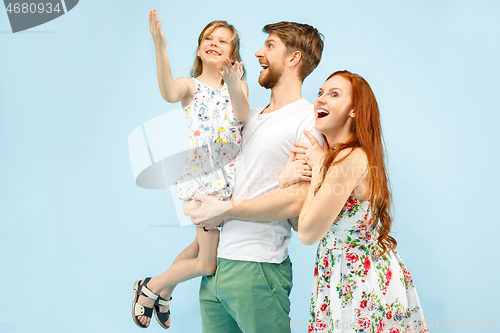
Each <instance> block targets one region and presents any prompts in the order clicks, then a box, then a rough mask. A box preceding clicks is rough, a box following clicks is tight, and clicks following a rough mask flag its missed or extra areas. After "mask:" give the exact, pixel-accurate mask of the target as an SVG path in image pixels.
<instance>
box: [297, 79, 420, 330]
mask: <svg viewBox="0 0 500 333" xmlns="http://www.w3.org/2000/svg"><path fill="white" fill-rule="evenodd" d="M314 110H315V115H316V125H315V128H316V129H317V130H318V131H319V132H321V133H323V135H324V136H325V137H326V140H327V144H325V145H324V148H321V147H320V146H319V144H318V143H317V141H316V139H315V138H314V136H312V135H310V133H306V135H307V136H308V137H309V139H310V140H311V143H312V144H306V143H297V144H296V147H297V148H293V149H292V153H302V154H304V155H301V156H300V157H298V158H297V159H299V160H303V161H305V162H307V164H308V165H309V166H310V167H311V169H312V177H311V186H310V190H309V193H308V195H307V198H306V201H305V203H304V206H303V208H302V211H301V213H300V217H299V221H298V235H299V239H300V241H301V242H302V243H304V244H308V245H312V244H315V243H316V242H318V241H320V243H319V246H318V251H317V260H316V268H315V271H314V287H313V295H312V299H311V317H310V322H309V332H331V331H334V332H336V331H341V332H347V331H349V332H353V331H355V332H390V333H397V332H427V331H428V330H427V325H426V323H425V319H424V316H423V313H422V309H421V307H420V303H419V300H418V296H417V293H416V291H415V288H414V286H413V281H412V279H411V276H410V273H409V272H408V270H407V269H406V267H405V265H404V264H403V261H402V260H401V258H400V257H399V255H398V253H397V252H396V251H395V248H396V240H395V239H394V238H392V237H391V236H389V232H390V229H391V223H392V221H391V217H390V214H389V208H390V205H391V193H390V190H389V185H388V179H387V175H386V168H385V164H384V148H383V143H382V135H381V128H380V116H379V110H378V106H377V101H376V99H375V96H374V94H373V92H372V90H371V88H370V86H369V84H368V83H367V82H366V81H365V80H364V79H363V78H362V77H361V76H359V75H357V74H352V73H350V72H348V71H339V72H335V73H333V74H332V75H330V76H329V77H328V79H327V80H326V82H325V84H324V85H323V87H322V88H321V89H320V90H319V95H318V99H317V100H316V102H315V104H314ZM329 147H331V148H329ZM306 173H307V171H306Z"/></svg>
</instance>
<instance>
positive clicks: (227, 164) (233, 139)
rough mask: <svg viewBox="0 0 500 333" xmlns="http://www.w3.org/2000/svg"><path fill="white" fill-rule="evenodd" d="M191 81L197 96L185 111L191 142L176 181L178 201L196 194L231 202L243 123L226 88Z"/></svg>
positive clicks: (195, 80)
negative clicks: (210, 195) (211, 86)
mask: <svg viewBox="0 0 500 333" xmlns="http://www.w3.org/2000/svg"><path fill="white" fill-rule="evenodd" d="M192 80H193V82H194V84H195V85H196V93H195V95H194V98H193V101H192V102H191V104H189V105H188V106H187V107H184V108H183V110H184V112H185V114H186V117H187V121H188V127H189V133H190V140H189V151H188V154H187V158H186V163H185V165H184V170H183V173H182V175H181V176H179V177H178V178H177V180H176V186H177V190H178V194H179V198H180V199H182V200H189V199H192V197H193V196H194V195H195V194H196V193H204V194H214V195H216V196H218V197H220V198H228V197H230V196H231V193H232V190H233V185H234V173H235V170H236V165H237V163H238V161H239V158H240V152H241V134H242V133H241V131H242V123H241V122H239V121H237V120H236V118H235V117H234V114H233V108H232V106H231V100H230V98H229V92H228V90H227V86H226V84H224V86H223V88H222V89H214V88H210V87H208V86H207V85H206V84H204V83H203V82H201V81H198V80H197V79H195V78H193V79H192Z"/></svg>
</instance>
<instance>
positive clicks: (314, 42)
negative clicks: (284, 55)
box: [262, 21, 323, 81]
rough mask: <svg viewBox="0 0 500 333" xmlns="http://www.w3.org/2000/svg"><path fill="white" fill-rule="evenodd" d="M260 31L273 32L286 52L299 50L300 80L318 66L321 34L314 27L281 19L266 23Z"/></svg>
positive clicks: (321, 46)
mask: <svg viewBox="0 0 500 333" xmlns="http://www.w3.org/2000/svg"><path fill="white" fill-rule="evenodd" d="M262 31H264V32H266V33H268V34H271V33H272V32H274V33H275V34H276V35H277V36H278V37H279V39H280V40H281V41H282V42H283V43H284V44H285V46H286V50H287V52H288V54H291V53H292V52H295V51H297V50H298V51H300V53H301V63H302V64H301V66H300V68H299V79H300V80H302V81H304V79H305V78H306V77H307V76H308V75H309V74H311V72H312V71H313V70H314V69H315V68H316V67H317V66H318V64H319V62H320V60H321V53H322V52H323V35H322V34H321V33H319V31H318V30H317V29H316V28H314V27H312V26H310V25H308V24H301V23H295V22H286V21H283V22H278V23H273V24H268V25H266V26H265V27H264V28H262Z"/></svg>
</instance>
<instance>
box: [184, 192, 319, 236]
mask: <svg viewBox="0 0 500 333" xmlns="http://www.w3.org/2000/svg"><path fill="white" fill-rule="evenodd" d="M308 191H309V182H300V183H297V184H294V185H291V186H289V187H287V188H285V189H280V190H277V191H274V192H271V193H266V194H263V195H261V196H258V197H256V198H253V199H248V200H241V201H221V200H218V199H216V198H214V197H210V196H208V195H204V194H196V195H195V196H194V199H195V200H199V201H201V202H202V205H201V206H200V207H199V208H198V209H194V210H186V211H184V214H186V215H188V216H191V220H192V222H193V224H195V225H196V226H198V227H205V228H207V229H211V228H214V227H216V226H218V225H219V224H220V223H222V222H223V221H224V220H225V219H229V218H234V219H239V220H245V221H260V222H269V221H277V220H285V219H287V218H290V217H294V216H298V215H299V214H300V210H301V209H302V205H303V204H304V201H305V198H306V196H307V192H308Z"/></svg>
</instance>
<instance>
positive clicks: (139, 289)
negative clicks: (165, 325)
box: [132, 277, 168, 328]
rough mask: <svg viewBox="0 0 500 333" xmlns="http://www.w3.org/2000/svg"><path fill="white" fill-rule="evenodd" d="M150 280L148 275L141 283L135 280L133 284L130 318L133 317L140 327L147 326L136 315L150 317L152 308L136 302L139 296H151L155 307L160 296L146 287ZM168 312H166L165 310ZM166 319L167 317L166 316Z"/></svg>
mask: <svg viewBox="0 0 500 333" xmlns="http://www.w3.org/2000/svg"><path fill="white" fill-rule="evenodd" d="M149 280H151V278H150V277H148V278H145V279H144V282H143V283H142V284H140V283H141V281H140V280H139V281H136V282H135V284H134V298H133V301H132V318H133V319H134V323H135V324H136V325H137V326H139V327H141V328H146V327H148V326H145V325H143V324H142V323H141V322H140V321H139V319H137V316H145V317H149V318H151V316H152V315H153V308H148V307H146V306H143V305H141V304H139V303H137V300H138V299H139V296H141V295H142V296H146V297H149V298H151V299H152V300H154V301H155V307H156V304H157V303H158V302H159V301H160V300H159V299H160V296H158V295H156V294H154V293H153V292H152V291H151V290H149V289H148V288H147V285H148V282H149ZM167 313H168V312H167ZM167 319H168V318H167Z"/></svg>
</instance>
